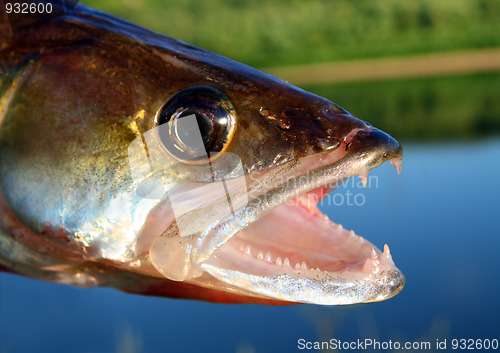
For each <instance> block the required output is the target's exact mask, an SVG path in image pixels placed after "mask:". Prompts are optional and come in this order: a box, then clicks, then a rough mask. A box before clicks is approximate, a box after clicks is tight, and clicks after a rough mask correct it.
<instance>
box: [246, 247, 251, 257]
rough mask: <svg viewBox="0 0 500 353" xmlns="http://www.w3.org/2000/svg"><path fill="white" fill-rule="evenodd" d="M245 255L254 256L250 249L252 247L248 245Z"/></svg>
mask: <svg viewBox="0 0 500 353" xmlns="http://www.w3.org/2000/svg"><path fill="white" fill-rule="evenodd" d="M245 254H247V255H252V252H251V249H250V245H247V248H246V249H245Z"/></svg>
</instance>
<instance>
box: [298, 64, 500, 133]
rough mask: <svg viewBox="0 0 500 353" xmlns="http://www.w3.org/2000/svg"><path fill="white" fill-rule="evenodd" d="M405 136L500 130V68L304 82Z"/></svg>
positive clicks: (340, 103)
mask: <svg viewBox="0 0 500 353" xmlns="http://www.w3.org/2000/svg"><path fill="white" fill-rule="evenodd" d="M303 88H304V89H307V90H309V91H311V92H314V93H316V94H318V95H320V96H323V97H326V98H328V99H330V100H332V101H334V102H336V103H337V104H339V105H341V106H342V107H345V108H347V109H348V110H349V111H350V112H351V113H353V114H354V115H356V116H357V117H359V118H360V119H363V120H366V121H368V122H370V123H371V124H373V125H374V126H376V127H378V128H380V129H382V130H384V131H386V132H388V133H390V134H391V135H392V136H394V137H395V138H397V139H402V140H413V141H422V140H438V139H445V140H451V139H452V140H457V139H472V138H478V137H486V136H493V135H498V134H500V104H499V101H498V92H500V73H483V74H474V75H459V76H443V77H427V78H418V79H404V80H391V81H373V82H363V83H362V84H360V83H342V84H329V85H315V86H304V87H303Z"/></svg>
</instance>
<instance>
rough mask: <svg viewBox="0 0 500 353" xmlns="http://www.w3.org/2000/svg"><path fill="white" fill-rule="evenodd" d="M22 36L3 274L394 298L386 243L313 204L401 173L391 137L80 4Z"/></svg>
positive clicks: (2, 173)
mask: <svg viewBox="0 0 500 353" xmlns="http://www.w3.org/2000/svg"><path fill="white" fill-rule="evenodd" d="M37 27H38V28H37ZM68 33H69V34H70V35H69V36H68ZM16 35H17V37H16V38H14V39H13V40H11V41H10V42H8V43H3V44H2V49H3V50H2V51H0V59H1V60H2V67H5V68H8V69H9V70H10V71H11V72H12V73H11V74H9V75H8V76H5V77H4V78H3V81H2V83H3V86H2V87H6V88H5V89H4V91H3V92H2V99H3V100H2V102H3V103H2V104H3V105H4V107H6V108H8V109H4V110H3V112H2V113H1V114H2V115H1V116H0V147H1V148H0V162H1V163H0V190H1V193H2V200H1V201H2V202H1V206H2V214H3V215H4V217H3V218H2V223H1V224H0V225H1V228H0V229H2V238H1V239H2V243H1V244H0V251H1V252H0V259H2V264H3V265H4V266H6V267H8V268H11V269H13V270H14V271H16V272H19V273H23V274H26V275H30V276H34V277H37V278H43V279H49V280H54V281H58V282H64V283H70V284H76V285H84V286H87V285H107V286H113V287H116V288H119V289H122V290H125V291H129V292H137V293H143V294H154V295H164V296H174V297H189V298H197V299H204V300H210V301H226V302H227V301H242V302H266V301H267V302H268V303H276V302H277V303H289V302H303V303H316V304H351V303H359V302H370V301H379V300H384V299H387V298H390V297H392V296H394V295H395V294H397V293H398V292H399V291H400V290H401V289H402V287H403V285H404V276H403V274H402V273H401V271H400V270H399V269H398V268H397V267H396V266H395V265H394V262H393V261H392V258H391V255H390V253H389V249H388V247H385V248H384V251H380V250H379V249H378V248H377V247H376V246H374V245H373V244H371V243H370V242H369V241H368V240H366V239H364V238H362V237H360V236H358V235H356V234H355V233H354V232H353V231H347V230H346V229H344V228H343V227H342V226H341V225H339V224H336V223H334V222H333V221H331V220H329V219H328V218H327V217H326V216H325V215H323V214H322V213H321V211H320V210H319V209H318V207H317V203H318V202H319V201H320V200H321V199H322V198H324V197H325V196H326V195H327V194H328V192H330V191H331V190H333V189H334V188H335V186H337V185H338V184H339V183H340V182H342V181H343V180H345V179H346V178H349V177H352V176H355V175H359V176H360V177H361V178H362V180H366V177H367V175H368V172H369V171H370V170H371V169H373V168H375V167H377V166H379V165H380V164H382V163H384V162H385V161H388V160H391V162H392V163H393V164H394V165H395V166H396V167H397V168H398V170H400V167H401V158H402V149H401V146H400V144H399V143H398V142H397V141H396V140H395V139H393V138H392V137H391V136H389V135H388V134H386V133H384V132H382V131H381V130H379V129H376V128H375V127H373V126H371V125H370V124H368V123H366V122H364V121H362V120H360V119H358V118H356V117H355V116H353V115H352V114H350V113H349V112H348V111H346V110H344V109H343V108H341V107H339V106H338V105H336V104H335V103H333V102H330V101H328V100H327V99H324V98H322V97H319V96H316V95H314V94H312V93H309V92H306V91H304V90H302V89H300V88H297V87H294V86H292V85H290V84H288V83H286V82H284V81H282V80H280V79H278V78H276V77H274V76H272V75H269V74H266V73H264V72H261V71H258V70H255V69H253V68H250V67H248V66H246V65H243V64H240V63H237V62H235V61H232V60H230V59H227V58H224V57H222V56H219V55H216V54H213V53H210V52H208V51H205V50H202V49H199V48H196V47H193V46H191V45H189V44H186V43H182V42H180V41H177V40H174V39H172V38H168V37H164V36H162V35H159V34H155V33H152V32H149V31H147V30H144V29H141V28H138V27H136V26H134V25H132V24H129V23H126V22H124V21H121V20H118V19H116V18H114V17H112V16H109V15H106V14H102V13H99V12H95V11H93V10H91V9H88V8H85V7H82V6H78V7H77V8H76V10H75V11H73V12H72V13H70V14H69V15H66V16H63V17H60V18H57V19H52V20H51V21H46V22H42V23H38V24H37V25H36V26H33V27H32V28H25V29H23V28H21V29H19V30H18V33H17V34H16ZM34 43H36V45H35V44H34ZM75 43H76V44H75ZM34 103H35V104H34ZM34 132H36V138H35V137H34ZM5 235H7V236H5ZM12 249H18V250H16V251H12Z"/></svg>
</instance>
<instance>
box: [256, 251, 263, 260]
mask: <svg viewBox="0 0 500 353" xmlns="http://www.w3.org/2000/svg"><path fill="white" fill-rule="evenodd" d="M257 258H258V259H259V260H262V259H264V253H263V252H262V251H259V254H258V255H257Z"/></svg>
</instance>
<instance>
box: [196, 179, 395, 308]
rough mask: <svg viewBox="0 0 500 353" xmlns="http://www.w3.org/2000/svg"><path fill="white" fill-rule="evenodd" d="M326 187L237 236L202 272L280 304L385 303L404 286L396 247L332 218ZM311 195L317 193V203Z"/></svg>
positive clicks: (270, 215)
mask: <svg viewBox="0 0 500 353" xmlns="http://www.w3.org/2000/svg"><path fill="white" fill-rule="evenodd" d="M326 191H327V190H326V189H325V188H318V189H315V190H313V191H310V192H308V193H306V194H304V195H301V196H299V197H297V198H295V199H293V200H291V201H289V202H287V203H285V204H283V205H281V206H279V207H277V208H276V209H274V210H272V211H271V212H269V213H267V214H266V215H264V216H263V217H262V218H261V219H259V220H258V221H256V222H254V223H252V224H250V225H249V226H248V227H247V228H245V229H243V230H241V231H240V232H238V233H236V234H235V235H234V236H233V237H232V238H231V239H230V240H229V241H227V242H226V243H225V244H223V245H222V246H221V247H220V248H219V249H218V250H217V251H216V252H215V253H214V254H213V255H212V256H211V257H210V258H209V259H208V260H207V261H205V262H204V263H202V264H201V268H202V269H203V270H204V271H206V272H208V273H210V274H211V275H212V276H213V277H215V278H217V279H218V280H220V281H223V282H225V283H228V284H230V285H232V286H236V287H239V288H242V289H244V290H248V291H250V292H254V293H258V294H261V295H265V296H269V297H272V298H276V299H279V300H287V301H296V302H307V303H316V304H351V303H357V302H367V301H379V300H383V299H387V298H389V297H391V296H393V295H395V294H397V293H398V292H399V291H400V290H401V288H402V287H403V285H404V277H403V275H402V273H401V272H400V271H399V270H398V269H397V268H396V267H395V265H394V262H393V261H392V258H391V255H390V253H389V249H388V247H387V246H386V247H385V249H384V252H381V251H380V250H378V249H377V248H376V247H375V246H374V245H373V244H371V243H370V242H369V241H367V240H365V239H364V238H362V237H360V236H358V235H356V234H355V233H354V232H353V231H347V230H346V229H344V228H343V227H342V226H341V225H339V224H336V223H334V222H333V221H331V220H329V219H328V218H327V217H326V216H325V215H323V214H322V213H321V211H320V210H319V209H318V208H317V206H316V203H317V201H319V199H320V198H321V197H324V195H326ZM311 196H316V197H315V198H314V201H312V202H311Z"/></svg>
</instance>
